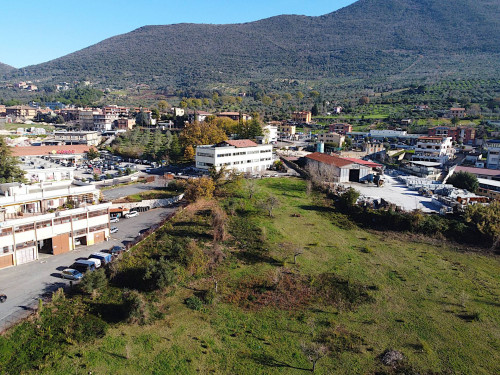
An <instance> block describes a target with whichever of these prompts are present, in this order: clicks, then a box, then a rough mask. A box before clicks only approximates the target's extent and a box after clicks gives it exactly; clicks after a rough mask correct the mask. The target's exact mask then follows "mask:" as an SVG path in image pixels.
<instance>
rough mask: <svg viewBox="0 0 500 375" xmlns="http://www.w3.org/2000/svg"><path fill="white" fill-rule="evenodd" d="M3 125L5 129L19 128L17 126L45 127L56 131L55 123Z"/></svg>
mask: <svg viewBox="0 0 500 375" xmlns="http://www.w3.org/2000/svg"><path fill="white" fill-rule="evenodd" d="M3 127H4V130H17V128H42V129H45V130H47V131H54V129H55V128H54V125H43V124H36V123H33V124H30V125H26V124H4V125H3Z"/></svg>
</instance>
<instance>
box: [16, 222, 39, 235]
mask: <svg viewBox="0 0 500 375" xmlns="http://www.w3.org/2000/svg"><path fill="white" fill-rule="evenodd" d="M34 229H35V224H34V223H31V224H25V225H19V226H17V227H15V229H14V231H15V232H16V233H21V232H28V231H30V230H34Z"/></svg>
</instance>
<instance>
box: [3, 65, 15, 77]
mask: <svg viewBox="0 0 500 375" xmlns="http://www.w3.org/2000/svg"><path fill="white" fill-rule="evenodd" d="M14 70H16V68H13V67H12V66H10V65H7V64H4V63H1V62H0V77H1V76H3V75H4V74H6V73H12V72H13V71H14Z"/></svg>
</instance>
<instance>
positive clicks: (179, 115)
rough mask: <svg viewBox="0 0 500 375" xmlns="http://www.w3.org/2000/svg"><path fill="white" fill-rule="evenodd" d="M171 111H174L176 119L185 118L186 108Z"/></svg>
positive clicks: (176, 108) (175, 108) (174, 108)
mask: <svg viewBox="0 0 500 375" xmlns="http://www.w3.org/2000/svg"><path fill="white" fill-rule="evenodd" d="M171 111H172V114H173V115H174V116H176V117H182V116H184V114H185V112H186V111H185V110H184V108H178V107H173V108H172V110H171Z"/></svg>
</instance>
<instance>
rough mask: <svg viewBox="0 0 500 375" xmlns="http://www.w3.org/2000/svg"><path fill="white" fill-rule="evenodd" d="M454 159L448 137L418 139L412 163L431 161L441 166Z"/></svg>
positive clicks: (453, 152) (453, 150) (452, 148)
mask: <svg viewBox="0 0 500 375" xmlns="http://www.w3.org/2000/svg"><path fill="white" fill-rule="evenodd" d="M454 157H455V148H454V147H453V144H452V140H451V138H450V137H420V138H419V139H418V142H417V145H416V146H415V154H414V155H413V156H412V160H413V161H432V162H436V163H439V164H440V165H441V166H443V165H444V164H445V163H446V162H448V160H451V159H453V158H454Z"/></svg>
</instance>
